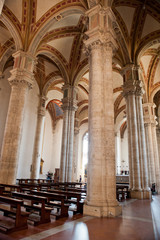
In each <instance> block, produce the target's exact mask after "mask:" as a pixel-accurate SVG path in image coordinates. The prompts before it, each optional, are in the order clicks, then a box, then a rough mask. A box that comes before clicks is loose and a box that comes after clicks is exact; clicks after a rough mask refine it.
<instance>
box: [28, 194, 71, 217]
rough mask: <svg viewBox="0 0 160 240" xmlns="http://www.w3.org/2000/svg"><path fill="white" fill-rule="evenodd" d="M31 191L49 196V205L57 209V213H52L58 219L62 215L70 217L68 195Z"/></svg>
mask: <svg viewBox="0 0 160 240" xmlns="http://www.w3.org/2000/svg"><path fill="white" fill-rule="evenodd" d="M31 193H32V194H34V195H38V196H43V197H46V198H47V205H48V206H49V207H53V208H56V209H57V213H52V214H53V215H54V216H55V217H56V219H58V218H60V217H68V208H69V204H66V203H65V199H66V196H65V195H64V194H57V193H50V192H42V191H36V190H32V191H31ZM59 210H60V211H59Z"/></svg>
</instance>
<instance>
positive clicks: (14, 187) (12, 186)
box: [0, 184, 21, 197]
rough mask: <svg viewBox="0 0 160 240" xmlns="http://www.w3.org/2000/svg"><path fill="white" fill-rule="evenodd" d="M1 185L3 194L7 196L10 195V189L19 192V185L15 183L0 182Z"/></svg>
mask: <svg viewBox="0 0 160 240" xmlns="http://www.w3.org/2000/svg"><path fill="white" fill-rule="evenodd" d="M0 186H1V187H3V188H4V189H3V195H6V196H8V197H10V196H11V192H12V191H17V192H20V188H21V187H20V186H19V185H17V184H0Z"/></svg>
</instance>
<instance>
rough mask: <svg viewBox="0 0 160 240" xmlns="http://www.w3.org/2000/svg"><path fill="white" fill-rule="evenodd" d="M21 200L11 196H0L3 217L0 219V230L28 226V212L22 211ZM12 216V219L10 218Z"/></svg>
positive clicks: (18, 228)
mask: <svg viewBox="0 0 160 240" xmlns="http://www.w3.org/2000/svg"><path fill="white" fill-rule="evenodd" d="M22 206H23V201H22V200H19V199H13V198H11V197H5V196H0V211H2V212H3V213H4V217H2V220H0V230H1V231H3V232H6V233H9V232H13V231H17V230H21V229H26V228H28V225H27V219H28V216H29V213H27V212H25V211H22V210H21V207H22ZM9 217H10V218H12V221H11V219H9Z"/></svg>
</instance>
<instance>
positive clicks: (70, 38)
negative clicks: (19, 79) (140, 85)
mask: <svg viewBox="0 0 160 240" xmlns="http://www.w3.org/2000/svg"><path fill="white" fill-rule="evenodd" d="M97 3H100V4H101V5H104V6H105V7H106V6H108V5H112V11H113V13H114V14H115V17H116V21H117V26H116V28H115V32H116V36H117V44H118V46H119V48H118V50H117V52H116V54H115V56H114V58H113V86H114V90H113V92H114V109H115V122H116V121H118V122H119V121H122V119H123V116H124V115H125V101H124V98H123V97H122V96H121V92H122V88H121V86H122V84H123V79H122V76H121V69H122V68H123V67H124V66H125V65H126V64H128V63H132V62H133V63H135V64H139V65H140V66H141V69H142V76H143V80H144V88H145V91H146V94H145V99H146V100H147V101H152V99H153V97H154V95H155V94H156V92H158V91H159V89H160V79H159V76H160V61H159V52H160V1H159V0H154V1H152V0H113V1H109V0H108V1H107V0H101V1H98V0H63V1H61V0H54V1H53V0H14V1H13V0H5V3H4V6H3V10H2V14H1V16H0V59H1V61H0V71H1V72H4V71H5V70H6V69H7V68H8V67H10V66H12V65H13V58H12V54H13V53H14V52H15V51H16V50H17V49H22V50H24V51H29V52H31V53H32V54H34V55H35V56H36V57H37V65H36V68H35V80H36V82H37V84H38V86H39V92H40V94H48V93H49V92H51V91H53V92H55V91H57V92H59V93H61V94H62V90H61V87H62V85H63V84H64V83H70V84H72V85H77V87H78V90H79V91H78V111H77V113H78V114H79V118H80V124H82V123H83V122H86V120H87V118H88V94H89V74H88V70H89V69H88V57H87V56H86V55H85V53H84V51H83V40H84V38H85V31H86V30H87V21H86V16H85V12H86V10H88V9H89V8H90V7H92V6H94V5H95V4H97ZM53 99H54V96H53ZM50 100H52V99H50ZM59 100H60V99H59ZM52 105H53V106H55V104H50V106H52ZM123 124H124V122H123ZM123 129H124V128H123Z"/></svg>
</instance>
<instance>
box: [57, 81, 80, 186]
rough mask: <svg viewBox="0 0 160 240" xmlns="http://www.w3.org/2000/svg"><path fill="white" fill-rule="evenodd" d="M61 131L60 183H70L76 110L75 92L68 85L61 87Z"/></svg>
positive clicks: (74, 89)
mask: <svg viewBox="0 0 160 240" xmlns="http://www.w3.org/2000/svg"><path fill="white" fill-rule="evenodd" d="M63 90H64V98H63V100H62V102H63V105H62V108H63V111H64V113H63V131H62V147H61V163H60V181H62V182H65V181H67V182H71V181H72V162H73V140H74V115H75V111H76V108H77V101H76V91H77V89H76V88H75V87H73V86H70V85H65V86H64V87H63Z"/></svg>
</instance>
